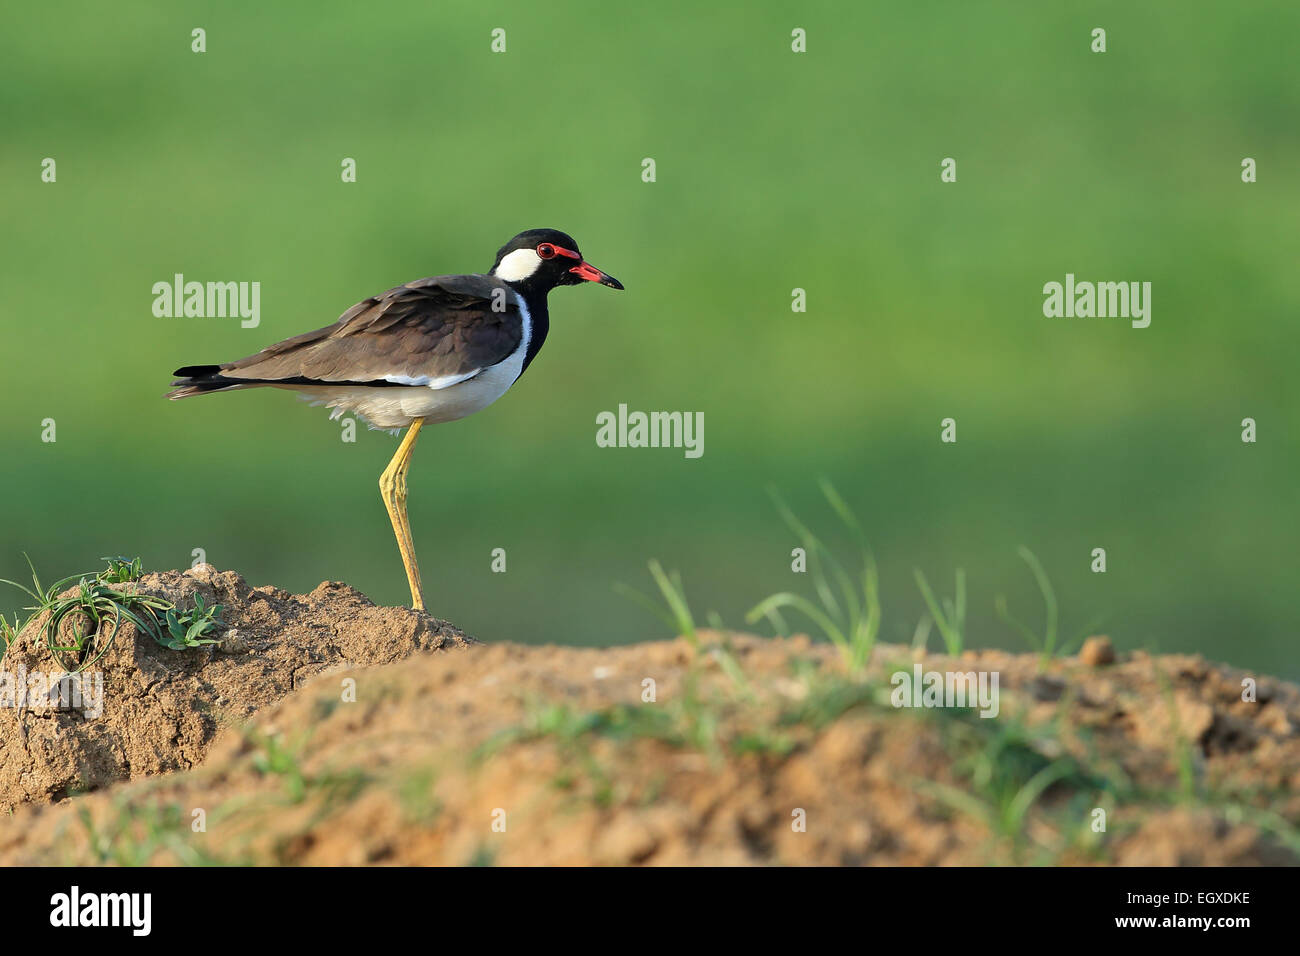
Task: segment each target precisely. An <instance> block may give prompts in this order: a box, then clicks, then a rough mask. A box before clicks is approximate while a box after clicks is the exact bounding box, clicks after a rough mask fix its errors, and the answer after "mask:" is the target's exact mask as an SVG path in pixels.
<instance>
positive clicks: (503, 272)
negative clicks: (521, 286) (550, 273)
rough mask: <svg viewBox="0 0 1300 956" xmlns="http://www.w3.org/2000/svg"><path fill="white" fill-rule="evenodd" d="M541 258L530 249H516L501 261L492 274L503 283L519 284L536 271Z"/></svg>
mask: <svg viewBox="0 0 1300 956" xmlns="http://www.w3.org/2000/svg"><path fill="white" fill-rule="evenodd" d="M541 264H542V257H541V256H539V255H538V254H537V253H536V252H535V251H534V250H532V249H516V250H515V251H514V252H512V253H510V254H509V255H507V256H506V257H505V258H504V259H502V260H501V264H500V265H499V266H497V267H496V268H495V269H494V270H492V274H493V275H494V276H496V277H497V278H498V279H501V280H502V281H503V282H521V281H522V280H524V279H527V278H528V277H529V276H530V275H532V274H533V273H534V272H536V271H537V267H538V266H540V265H541Z"/></svg>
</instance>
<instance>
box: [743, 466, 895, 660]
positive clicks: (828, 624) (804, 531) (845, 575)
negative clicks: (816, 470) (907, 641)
mask: <svg viewBox="0 0 1300 956" xmlns="http://www.w3.org/2000/svg"><path fill="white" fill-rule="evenodd" d="M819 485H820V487H821V490H822V494H823V495H824V496H825V497H826V500H827V502H828V503H829V504H830V507H831V510H832V511H834V512H835V514H836V516H837V517H839V519H840V521H841V522H842V523H843V524H844V526H845V527H846V528H848V530H849V531H850V532H851V533H852V535H853V536H854V538H855V539H856V540H857V542H858V548H859V551H860V556H861V569H860V570H857V571H855V572H852V573H851V572H850V571H849V569H848V568H847V567H846V566H845V565H844V564H843V563H841V562H840V560H839V559H838V558H836V557H835V554H834V553H833V552H832V551H831V550H830V548H828V547H827V546H826V545H825V544H823V543H822V540H821V539H820V538H818V537H817V535H815V534H814V533H813V532H812V530H811V529H810V528H809V527H808V526H807V525H805V524H804V523H803V522H802V521H800V520H799V518H798V517H797V516H796V515H795V513H794V512H793V511H791V510H790V509H789V508H788V507H787V506H786V504H785V502H784V501H782V500H781V497H780V496H779V495H778V494H777V493H776V492H775V491H774V490H772V491H770V493H771V495H772V499H773V501H775V502H776V507H777V511H778V512H780V514H781V517H782V518H783V519H784V520H785V523H786V525H787V526H789V528H790V530H792V531H793V532H794V533H795V535H796V537H798V539H799V541H800V543H801V544H802V545H803V548H804V552H805V554H806V555H807V557H808V574H809V576H810V577H811V578H812V582H813V590H814V591H815V592H816V593H817V600H818V602H819V603H813V602H812V601H811V600H809V599H808V598H806V597H804V596H803V595H800V594H795V593H793V592H789V591H783V592H781V593H778V594H773V595H770V596H769V597H767V598H764V599H763V600H762V601H760V602H759V603H758V604H757V605H755V606H754V607H753V608H752V609H751V610H750V611H749V613H748V614H746V615H745V620H746V621H747V622H748V623H750V624H755V623H757V622H758V621H759V620H761V619H763V618H767V619H768V620H769V621H770V622H771V623H772V625H773V627H775V628H776V629H777V631H778V633H781V634H785V633H788V629H787V627H786V624H785V620H784V618H783V617H782V616H781V611H782V610H786V609H788V610H794V611H798V612H799V613H801V614H803V615H804V616H805V617H807V618H808V619H809V620H810V621H812V622H813V623H814V624H816V625H817V627H819V628H820V629H821V631H822V633H823V634H825V635H826V637H827V639H828V640H830V642H831V643H832V644H834V645H835V646H836V647H837V648H838V649H839V651H840V654H841V655H842V656H843V658H844V662H845V664H846V665H847V666H848V668H849V670H850V671H852V672H858V671H860V670H862V669H863V668H864V667H865V666H866V664H867V661H868V660H869V659H870V658H871V651H872V648H874V647H875V644H876V638H877V637H878V636H879V634H880V617H881V605H880V573H879V570H878V568H877V567H876V559H875V556H874V555H873V554H872V551H871V547H870V546H869V545H868V543H867V537H866V534H865V533H864V532H863V530H862V525H861V524H859V523H858V519H857V517H856V516H855V515H854V514H853V511H852V510H851V509H850V508H849V506H848V505H847V504H846V503H845V501H844V499H843V498H842V497H840V494H839V492H837V491H836V490H835V487H834V486H833V485H832V484H831V483H830V482H829V481H827V480H825V479H822V480H821V481H820V482H819Z"/></svg>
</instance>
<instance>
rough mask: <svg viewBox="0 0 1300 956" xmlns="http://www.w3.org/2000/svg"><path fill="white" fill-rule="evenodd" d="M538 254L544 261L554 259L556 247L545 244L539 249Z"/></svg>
mask: <svg viewBox="0 0 1300 956" xmlns="http://www.w3.org/2000/svg"><path fill="white" fill-rule="evenodd" d="M537 254H538V255H539V256H541V257H542V258H543V259H554V258H555V247H554V246H553V245H551V244H550V243H549V242H543V243H542V244H541V245H540V246H538V247H537Z"/></svg>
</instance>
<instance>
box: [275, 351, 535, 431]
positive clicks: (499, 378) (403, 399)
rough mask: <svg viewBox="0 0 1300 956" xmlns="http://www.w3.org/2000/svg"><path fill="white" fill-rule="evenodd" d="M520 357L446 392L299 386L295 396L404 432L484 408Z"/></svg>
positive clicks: (509, 380) (506, 384)
mask: <svg viewBox="0 0 1300 956" xmlns="http://www.w3.org/2000/svg"><path fill="white" fill-rule="evenodd" d="M523 364H524V362H523V356H522V355H520V356H518V357H517V358H516V357H515V356H511V357H510V358H508V359H506V360H505V361H504V362H502V363H501V364H500V365H494V366H492V367H491V368H489V369H484V370H483V371H482V372H479V374H477V375H475V376H474V377H473V378H471V379H470V380H469V381H467V382H461V383H460V384H458V385H452V386H451V387H450V388H440V389H432V388H429V387H427V386H424V385H387V386H383V387H379V388H376V387H374V386H366V385H362V386H357V387H354V388H344V387H337V386H318V387H312V386H299V387H297V388H295V389H294V391H296V392H298V393H300V394H301V395H302V396H303V397H304V398H306V399H307V400H308V401H309V402H311V403H312V404H313V405H324V406H326V407H327V408H332V409H334V413H333V414H332V415H330V417H331V418H338V417H339V416H340V415H343V414H345V413H347V412H352V413H354V414H356V415H359V416H360V417H361V418H364V419H365V420H366V422H368V423H369V424H370V425H372V426H373V427H375V428H386V429H395V428H405V427H406V426H407V425H409V424H411V422H413V421H415V419H417V418H423V419H426V420H427V421H428V422H429V424H431V425H436V424H438V423H439V422H454V421H455V420H456V419H458V418H464V417H465V416H466V415H473V414H474V413H475V412H477V411H479V410H480V409H484V408H487V407H488V406H489V405H491V404H492V403H493V402H495V401H496V400H497V399H498V398H500V397H501V396H502V395H504V394H505V393H506V391H507V390H509V388H510V386H511V385H513V384H514V383H515V379H517V378H518V377H519V372H520V371H521V370H522V368H523Z"/></svg>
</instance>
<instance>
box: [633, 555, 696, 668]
mask: <svg viewBox="0 0 1300 956" xmlns="http://www.w3.org/2000/svg"><path fill="white" fill-rule="evenodd" d="M650 576H651V577H652V578H654V581H655V584H656V585H658V587H659V593H660V594H662V595H663V598H664V603H665V604H666V605H667V609H665V608H662V607H660V606H659V605H658V604H656V603H655V602H654V601H653V600H652V599H651V598H649V597H647V596H646V595H644V594H642V593H641V592H640V591H638V590H637V589H636V588H633V587H629V586H628V585H626V584H623V583H622V582H621V581H620V582H618V583H617V584H615V585H614V590H615V591H617V592H618V593H619V594H622V595H624V596H625V597H629V598H631V599H632V600H633V601H636V602H637V603H638V604H640V605H641V606H642V607H644V608H645V609H646V610H648V611H649V612H650V613H651V614H653V615H654V616H655V617H657V618H659V620H661V621H663V622H664V623H665V624H666V625H668V627H669V628H671V629H673V630H674V631H675V632H676V633H677V634H680V635H681V636H682V637H684V638H686V643H688V644H690V645H691V647H692V649H696V648H698V647H699V637H698V635H697V634H696V627H695V617H694V615H692V614H691V608H690V605H689V604H688V603H687V601H686V589H685V588H684V587H683V586H682V576H681V574H679V573H678V572H676V571H672V572H666V571H664V569H663V565H661V564H660V563H659V562H658V561H651V562H650Z"/></svg>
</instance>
